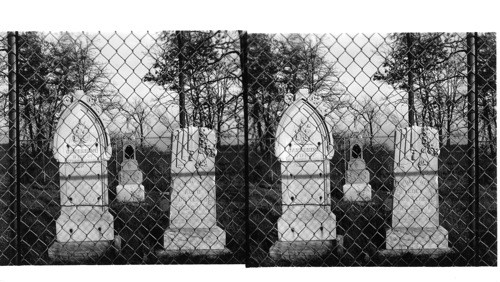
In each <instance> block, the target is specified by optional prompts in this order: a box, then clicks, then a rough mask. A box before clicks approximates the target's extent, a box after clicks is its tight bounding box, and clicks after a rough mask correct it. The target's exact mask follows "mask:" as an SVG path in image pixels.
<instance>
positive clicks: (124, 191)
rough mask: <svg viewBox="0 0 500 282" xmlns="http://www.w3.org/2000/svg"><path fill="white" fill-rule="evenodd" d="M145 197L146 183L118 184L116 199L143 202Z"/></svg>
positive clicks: (127, 201)
mask: <svg viewBox="0 0 500 282" xmlns="http://www.w3.org/2000/svg"><path fill="white" fill-rule="evenodd" d="M144 198H145V191H144V185H142V184H125V185H118V186H116V199H117V200H118V201H120V202H125V203H136V202H142V201H144Z"/></svg>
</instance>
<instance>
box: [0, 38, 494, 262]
mask: <svg viewBox="0 0 500 282" xmlns="http://www.w3.org/2000/svg"><path fill="white" fill-rule="evenodd" d="M242 35H244V36H242ZM471 38H472V39H474V40H475V42H474V40H473V41H470V39H471ZM242 40H243V41H242ZM471 42H472V43H473V44H471ZM242 51H243V52H242ZM243 54H246V55H243ZM245 56H247V57H245ZM0 75H1V76H0V91H1V94H2V104H3V105H4V111H3V119H2V129H3V132H4V134H2V150H4V151H5V152H4V154H3V155H2V159H1V163H0V170H1V172H2V182H1V191H0V213H1V216H2V217H1V221H0V223H1V224H0V234H1V236H0V250H1V256H0V264H2V265H7V264H71V263H92V264H94V263H97V264H154V263H161V264H179V263H182V264H184V263H246V264H247V265H248V266H285V265H294V266H356V265H442V266H444V265H496V264H497V251H496V248H497V237H496V234H497V227H496V221H497V218H496V207H497V202H496V181H497V178H496V171H497V167H496V35H495V34H492V33H480V34H476V35H474V36H472V34H465V33H464V34H457V33H422V34H358V35H348V34H342V35H331V34H325V35H319V34H252V33H250V34H248V35H245V33H241V32H236V31H204V32H202V31H184V32H158V33H149V32H148V33H140V34H139V33H66V32H63V33H55V32H49V33H42V32H20V33H6V32H4V33H0ZM16 99H17V100H16ZM245 140H248V142H245ZM247 153H248V155H247ZM247 157H248V159H247Z"/></svg>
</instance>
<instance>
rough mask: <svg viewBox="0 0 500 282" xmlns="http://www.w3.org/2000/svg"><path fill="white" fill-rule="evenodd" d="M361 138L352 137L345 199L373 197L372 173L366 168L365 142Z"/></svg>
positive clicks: (361, 199)
mask: <svg viewBox="0 0 500 282" xmlns="http://www.w3.org/2000/svg"><path fill="white" fill-rule="evenodd" d="M361 141H362V140H361V139H359V138H351V139H350V145H351V146H350V150H349V162H348V163H347V171H346V177H345V185H344V186H343V190H344V200H346V201H350V202H351V201H352V202H363V201H370V200H371V198H372V187H371V186H370V184H369V183H368V182H369V181H370V173H369V172H368V170H367V169H366V162H365V160H364V159H363V143H362V142H361Z"/></svg>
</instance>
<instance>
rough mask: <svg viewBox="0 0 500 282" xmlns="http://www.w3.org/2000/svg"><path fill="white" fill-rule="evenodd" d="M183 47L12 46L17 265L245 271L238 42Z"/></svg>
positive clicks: (203, 37)
mask: <svg viewBox="0 0 500 282" xmlns="http://www.w3.org/2000/svg"><path fill="white" fill-rule="evenodd" d="M181 35H182V36H183V37H185V40H184V41H185V43H183V42H181V43H183V44H182V45H179V42H178V40H177V39H178V38H177V37H176V36H177V34H176V33H175V32H159V33H146V34H135V33H109V34H104V33H40V32H22V33H19V34H18V35H17V36H16V39H17V60H18V61H17V65H18V72H17V74H16V77H17V86H18V95H19V121H20V128H19V139H20V144H19V148H18V149H19V151H20V158H19V166H20V168H19V173H18V175H16V176H17V177H18V178H17V182H16V181H13V182H12V183H14V184H16V183H19V185H20V187H19V189H20V190H19V191H20V195H19V196H20V198H19V200H20V205H21V206H20V209H19V210H18V211H17V212H18V213H17V214H16V215H15V216H14V217H12V218H13V219H16V218H18V219H19V223H20V225H19V226H18V230H17V231H18V233H17V234H14V236H11V237H9V236H7V234H8V233H7V232H9V229H7V228H4V225H5V226H7V227H8V226H9V220H10V219H7V221H4V223H5V224H2V228H1V230H2V232H3V233H2V234H3V236H2V238H6V239H5V240H4V241H5V242H6V244H8V243H9V239H10V240H16V238H18V239H19V240H20V242H19V244H18V245H14V246H15V247H16V248H17V249H15V253H16V256H18V258H19V261H18V263H19V264H53V263H98V264H141V263H174V264H175V263H244V262H245V255H244V249H243V248H244V238H245V233H244V226H245V225H244V210H243V208H244V204H245V201H244V196H243V195H244V181H243V174H242V173H243V169H242V168H243V167H244V166H243V159H242V158H243V157H242V152H243V151H242V150H243V146H242V145H243V144H242V142H241V141H239V140H238V137H239V129H240V126H239V123H238V120H239V112H240V111H239V110H238V109H239V108H241V106H242V104H241V93H240V92H238V91H237V89H238V85H239V84H240V82H239V81H238V75H239V74H238V71H239V67H238V64H239V59H238V56H237V55H236V56H235V55H234V50H237V49H238V48H239V45H238V40H237V39H238V34H237V32H189V33H183V34H181ZM2 39H3V40H2V43H4V44H5V46H7V44H6V37H5V35H3V37H2ZM180 46H181V48H179V47H180ZM180 50H181V51H180ZM2 51H3V50H2ZM4 55H5V57H6V53H5V52H4V53H2V59H3V58H4V57H3V56H4ZM179 58H181V60H183V61H184V64H183V65H180V64H179ZM4 63H6V61H4V60H2V73H3V71H4V70H5V72H7V67H6V66H5V67H4V65H3V64H4ZM181 75H184V81H181V82H179V76H181ZM2 82H3V83H2V87H3V86H4V85H5V88H7V86H6V84H4V81H2ZM179 89H183V91H182V92H183V97H179V96H180V95H178V94H177V93H179V91H177V90H179ZM2 90H3V88H2ZM4 96H5V97H7V96H6V95H4ZM179 99H183V100H184V101H183V102H184V105H183V106H184V110H183V111H180V110H179V106H177V105H178V101H179ZM6 102H8V100H6ZM5 109H8V107H5ZM180 115H183V117H182V118H181V119H179V116H180ZM182 119H183V120H182ZM228 121H229V122H228ZM188 128H189V130H188ZM198 129H199V130H198ZM228 132H229V133H236V134H233V135H230V134H228ZM172 137H173V138H174V141H173V140H172ZM173 142H174V143H175V142H180V143H178V144H177V143H176V144H174V146H173V147H172V144H173ZM186 146H187V147H186ZM7 149H8V148H6V150H7ZM172 149H175V150H174V151H172ZM174 164H175V165H174ZM5 169H6V170H8V167H7V166H5ZM5 175H6V177H7V176H8V174H5ZM4 183H8V182H5V181H4ZM2 191H5V192H4V193H3V194H2V203H12V204H15V203H16V201H12V200H11V199H10V198H9V197H12V195H11V194H8V191H9V190H6V189H3V190H2ZM14 191H15V190H14ZM2 208H4V205H3V206H2ZM5 209H8V205H5ZM3 214H4V215H9V214H8V213H7V212H4V213H3ZM9 234H10V233H9ZM16 236H17V237H16ZM4 241H2V243H3V242H4ZM7 249H8V248H7V247H3V245H2V250H7ZM2 254H7V253H6V252H5V253H4V252H3V251H2ZM16 258H17V257H16ZM6 259H9V258H6ZM10 259H11V260H10V261H9V260H7V261H6V263H15V260H12V258H10Z"/></svg>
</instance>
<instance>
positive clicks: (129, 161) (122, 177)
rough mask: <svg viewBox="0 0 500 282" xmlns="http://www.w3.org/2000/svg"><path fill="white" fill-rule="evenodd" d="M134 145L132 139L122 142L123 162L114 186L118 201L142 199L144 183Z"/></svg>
mask: <svg viewBox="0 0 500 282" xmlns="http://www.w3.org/2000/svg"><path fill="white" fill-rule="evenodd" d="M135 152H136V147H135V144H134V142H133V140H128V139H127V140H126V141H125V142H124V144H123V162H122V164H121V170H120V173H119V174H118V179H119V183H120V184H119V185H118V186H116V199H117V200H118V201H120V202H128V203H138V202H142V201H144V197H145V193H144V185H142V178H143V175H142V171H141V170H140V169H139V164H138V163H137V159H136V154H135Z"/></svg>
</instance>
